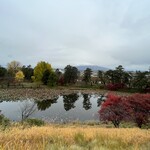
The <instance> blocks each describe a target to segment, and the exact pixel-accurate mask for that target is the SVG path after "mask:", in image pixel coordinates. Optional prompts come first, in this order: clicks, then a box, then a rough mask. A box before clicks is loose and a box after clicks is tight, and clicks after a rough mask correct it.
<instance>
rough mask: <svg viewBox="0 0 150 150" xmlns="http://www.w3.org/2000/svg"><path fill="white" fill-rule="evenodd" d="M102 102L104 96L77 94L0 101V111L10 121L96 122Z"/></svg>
mask: <svg viewBox="0 0 150 150" xmlns="http://www.w3.org/2000/svg"><path fill="white" fill-rule="evenodd" d="M104 100H105V96H102V95H94V94H92V95H90V94H81V93H78V94H70V95H63V96H58V97H56V98H55V99H51V100H44V101H34V100H33V99H27V100H21V101H10V100H6V101H0V102H1V103H0V110H2V113H3V114H4V115H5V116H6V117H8V118H10V119H11V120H21V119H24V118H27V117H31V118H32V117H33V118H40V119H43V118H44V120H46V121H47V120H48V121H51V122H64V121H68V120H69V121H70V120H71V121H73V120H80V121H86V120H98V119H99V116H96V117H95V114H97V112H98V110H99V106H100V105H101V103H102V102H103V101H104ZM26 103H27V104H26ZM21 108H22V109H21ZM35 108H36V109H35ZM18 110H19V111H18ZM20 110H21V112H20ZM35 110H36V111H35ZM37 110H38V111H37Z"/></svg>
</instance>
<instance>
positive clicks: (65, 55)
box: [0, 0, 150, 70]
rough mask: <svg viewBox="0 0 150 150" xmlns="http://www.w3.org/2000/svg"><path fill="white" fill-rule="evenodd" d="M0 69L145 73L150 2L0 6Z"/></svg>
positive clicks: (149, 58) (83, 0) (8, 0)
mask: <svg viewBox="0 0 150 150" xmlns="http://www.w3.org/2000/svg"><path fill="white" fill-rule="evenodd" d="M0 52H1V53H0V65H6V64H7V63H8V62H10V61H12V60H17V61H20V62H21V63H22V64H25V65H28V64H31V65H33V66H34V65H35V64H36V63H37V62H38V61H41V60H44V61H48V62H49V63H51V64H52V66H53V67H64V66H66V65H67V64H71V65H80V64H87V65H99V66H104V67H107V68H112V69H113V68H114V67H116V66H118V65H119V64H122V65H123V66H124V67H125V68H126V69H129V70H131V69H134V70H148V68H149V66H150V0H124V1H123V0H0Z"/></svg>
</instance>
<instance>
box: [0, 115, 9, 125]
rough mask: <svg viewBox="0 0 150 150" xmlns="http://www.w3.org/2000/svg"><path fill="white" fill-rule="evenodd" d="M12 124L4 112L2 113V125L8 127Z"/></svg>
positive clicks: (0, 118) (0, 119)
mask: <svg viewBox="0 0 150 150" xmlns="http://www.w3.org/2000/svg"><path fill="white" fill-rule="evenodd" d="M9 124H10V120H9V119H8V118H6V117H5V116H4V115H3V114H0V125H1V126H2V127H6V126H8V125H9Z"/></svg>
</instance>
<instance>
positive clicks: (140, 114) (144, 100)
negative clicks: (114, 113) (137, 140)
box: [127, 94, 150, 128]
mask: <svg viewBox="0 0 150 150" xmlns="http://www.w3.org/2000/svg"><path fill="white" fill-rule="evenodd" d="M127 101H128V103H129V104H130V107H131V109H132V113H131V114H130V115H132V121H134V122H135V123H136V124H137V126H138V127H139V128H141V127H142V125H144V124H145V125H146V124H147V123H149V122H150V94H134V95H132V96H129V97H128V98H127Z"/></svg>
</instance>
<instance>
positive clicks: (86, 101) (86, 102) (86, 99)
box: [83, 94, 92, 110]
mask: <svg viewBox="0 0 150 150" xmlns="http://www.w3.org/2000/svg"><path fill="white" fill-rule="evenodd" d="M83 98H84V100H83V108H84V109H85V110H88V109H91V108H92V104H91V102H90V98H91V95H89V94H83Z"/></svg>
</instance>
